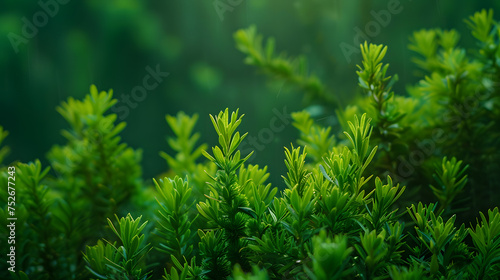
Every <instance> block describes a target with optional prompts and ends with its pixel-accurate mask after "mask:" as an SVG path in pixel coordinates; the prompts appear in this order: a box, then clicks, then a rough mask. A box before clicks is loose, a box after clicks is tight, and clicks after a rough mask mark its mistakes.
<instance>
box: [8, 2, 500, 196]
mask: <svg viewBox="0 0 500 280" xmlns="http://www.w3.org/2000/svg"><path fill="white" fill-rule="evenodd" d="M398 3H399V4H398ZM388 5H397V7H398V9H400V10H401V11H400V12H399V13H398V14H392V15H391V19H390V20H389V21H388V23H387V24H384V25H386V26H381V28H380V29H379V30H378V31H377V30H372V33H376V35H375V36H371V37H370V38H369V39H370V42H372V43H379V44H380V43H383V44H386V45H387V46H388V55H387V62H389V63H390V64H391V67H390V68H389V72H390V73H391V74H393V73H398V75H399V78H400V79H399V82H398V83H397V85H396V87H395V91H396V94H405V85H406V84H409V83H415V82H416V81H417V80H418V77H417V76H415V71H416V67H415V65H413V64H412V63H411V56H412V55H413V54H412V53H411V52H410V51H409V50H408V49H407V45H408V37H409V35H410V34H411V33H412V32H413V31H416V30H419V29H422V28H434V27H440V28H443V29H450V28H455V29H457V30H458V31H459V33H461V34H462V39H461V42H460V44H461V45H462V46H465V47H472V46H473V44H474V40H473V39H472V36H471V35H470V33H469V31H468V30H467V28H466V26H465V24H464V22H463V19H465V18H466V17H468V16H469V15H472V14H473V13H474V12H475V11H478V10H480V9H482V8H494V9H496V8H498V7H499V6H500V3H499V2H498V1H493V0H490V1H451V0H448V1H411V0H400V1H396V0H384V1H361V0H355V1H354V0H329V1H327V0H274V1H264V0H253V1H244V0H241V1H239V0H220V1H212V0H208V1H178V0H169V1H157V0H154V1H153V0H146V1H132V0H110V1H96V0H89V1H76V0H74V1H68V0H59V2H58V1H57V0H52V1H48V0H42V1H40V2H37V1H28V0H2V1H1V2H0V36H1V38H2V39H1V40H0V65H1V66H2V67H1V69H0V71H1V78H0V90H1V91H0V125H2V126H4V128H5V129H6V130H8V131H9V132H10V135H9V137H8V138H7V139H6V141H5V145H8V146H10V147H11V149H12V153H11V154H10V156H9V157H8V158H7V162H10V161H14V160H20V161H23V162H27V161H30V160H34V159H35V158H40V159H41V160H42V163H44V164H48V162H47V161H46V159H45V154H46V153H47V151H48V150H49V149H50V147H51V146H52V145H53V144H63V143H65V139H64V138H63V137H62V136H61V135H60V131H61V130H62V129H64V128H68V125H67V124H66V123H65V121H64V120H63V118H62V117H61V116H60V115H59V114H58V113H57V112H56V110H55V108H56V107H57V106H58V105H59V104H60V103H61V102H62V101H66V100H67V98H68V97H70V96H71V97H74V98H83V97H84V96H85V94H87V93H88V92H89V86H90V85H91V84H95V85H96V86H97V88H98V89H99V90H109V89H113V91H114V96H115V98H118V99H119V100H121V99H122V98H121V96H122V95H130V94H131V90H132V89H133V88H134V87H135V86H137V85H142V83H143V78H144V77H145V76H146V75H147V74H148V71H147V70H146V67H148V66H149V67H151V68H153V69H154V68H156V67H159V68H160V70H161V71H162V72H168V73H169V76H168V77H166V78H165V79H164V80H163V82H161V83H160V84H159V86H158V87H156V88H155V89H153V90H151V91H148V92H147V95H146V97H145V98H144V100H143V101H141V102H138V103H137V107H136V108H129V109H130V111H129V113H128V114H127V115H126V117H125V118H124V119H123V120H124V121H126V122H127V124H128V125H127V128H126V129H125V130H124V132H123V133H122V138H123V141H125V142H127V143H128V144H129V145H130V146H132V147H133V148H141V149H143V162H142V163H143V174H144V178H145V179H146V180H148V182H151V181H149V179H150V178H151V177H153V176H156V175H158V174H160V173H162V172H164V171H166V170H167V169H168V166H167V164H166V163H165V161H164V160H163V159H162V158H161V157H160V156H159V155H158V153H159V151H162V150H163V151H167V152H169V150H168V149H167V144H166V142H165V137H166V136H169V135H171V134H172V132H171V131H170V130H169V129H168V127H167V124H166V122H165V115H166V114H171V115H175V114H176V113H177V112H178V111H184V112H186V113H188V114H193V113H198V114H199V115H200V119H199V121H198V126H197V130H198V131H200V132H201V133H202V139H201V140H202V141H203V142H207V143H208V144H209V145H210V146H213V145H214V144H215V143H216V140H217V139H216V137H215V132H214V131H213V128H212V125H211V123H210V120H209V118H208V114H217V113H218V112H219V111H220V110H223V109H225V108H226V107H229V108H230V109H236V108H240V112H242V113H244V114H246V116H245V118H244V121H243V124H242V126H241V128H240V131H242V132H249V134H250V135H253V136H257V135H258V133H259V131H260V130H261V129H263V128H267V127H269V126H270V120H271V119H272V117H273V116H274V113H273V109H277V110H279V111H282V110H283V108H284V107H285V106H286V110H287V112H288V113H290V112H292V111H296V110H300V109H302V108H304V107H305V106H306V105H307V104H304V103H303V102H302V95H301V93H300V92H297V91H295V90H294V89H293V88H290V87H287V86H286V85H284V84H282V83H273V82H269V80H268V79H267V77H265V76H263V75H259V74H258V73H257V71H256V69H255V68H253V67H250V66H247V65H245V64H244V63H243V58H244V55H243V54H241V53H240V52H239V51H238V50H236V48H235V43H234V40H233V33H234V32H235V31H237V30H238V29H241V28H247V27H248V26H250V25H252V24H255V25H256V26H257V30H258V32H259V33H262V34H263V35H264V36H265V37H270V36H272V37H275V38H276V45H277V50H280V51H286V52H287V54H288V55H291V56H296V55H300V54H304V55H305V56H306V57H307V58H308V59H309V61H310V70H311V71H312V72H314V73H316V74H317V75H318V76H319V77H320V78H321V79H322V80H323V81H324V83H326V84H327V85H328V86H329V87H330V88H331V89H333V91H334V93H335V94H337V95H338V96H339V98H340V99H341V100H342V102H343V105H346V104H347V103H348V102H349V100H351V99H352V98H353V97H354V96H355V95H356V94H360V91H359V90H358V87H357V76H356V73H355V71H356V70H357V69H356V64H358V63H360V60H361V58H360V55H359V54H353V55H351V56H350V59H351V61H350V62H348V60H347V59H346V57H345V56H344V54H343V52H342V50H341V48H340V44H341V43H343V42H345V43H347V44H350V45H354V44H353V40H354V37H355V35H356V31H355V28H360V29H361V30H365V27H366V26H367V24H369V23H370V22H371V21H374V20H376V19H375V18H374V15H373V12H375V13H378V12H380V11H381V10H386V9H387V7H388ZM45 9H47V11H45ZM496 10H497V12H499V11H500V9H496ZM372 11H373V12H372ZM49 12H50V13H51V14H49ZM43 14H45V17H44V16H43ZM26 21H28V22H30V24H34V23H38V25H39V26H38V27H37V26H35V28H36V29H37V30H36V32H33V30H30V31H32V33H33V34H31V35H34V36H32V38H26V37H24V39H22V38H21V36H23V28H24V29H26V27H25V25H27V23H26ZM20 38H21V39H20ZM356 47H358V46H356ZM16 49H17V52H16ZM121 105H124V103H123V102H122V103H121ZM333 114H334V112H328V111H327V112H323V115H324V116H320V118H322V117H326V116H329V115H330V116H331V115H333ZM124 115H125V114H124ZM296 136H297V132H296V131H295V129H294V128H293V126H292V125H290V124H289V125H287V126H286V127H285V129H284V130H283V131H282V132H279V133H276V134H275V135H274V138H273V141H272V142H271V143H269V144H266V145H265V146H264V149H263V150H262V151H257V152H256V155H255V156H254V157H253V158H252V163H254V164H255V163H258V164H268V165H270V169H269V171H270V172H271V173H272V174H273V177H274V179H273V180H272V182H273V183H274V184H275V185H276V183H278V182H280V183H278V186H279V185H282V183H281V180H280V178H279V176H278V175H281V174H285V168H284V164H283V158H284V156H283V146H285V145H287V146H288V145H289V144H290V142H295V139H296Z"/></svg>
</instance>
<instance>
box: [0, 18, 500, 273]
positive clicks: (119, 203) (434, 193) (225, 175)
mask: <svg viewBox="0 0 500 280" xmlns="http://www.w3.org/2000/svg"><path fill="white" fill-rule="evenodd" d="M467 24H468V25H469V27H470V28H471V29H472V34H473V35H474V37H476V38H477V39H478V40H479V48H478V49H477V50H474V51H473V52H472V55H469V56H468V55H467V53H466V52H465V50H464V49H461V48H459V47H458V46H457V43H458V34H457V33H456V32H455V31H453V30H450V31H444V30H440V29H433V30H423V31H418V32H415V33H414V34H413V36H412V38H411V44H410V49H412V50H414V51H415V52H417V53H418V54H419V57H418V58H415V59H414V61H415V63H416V64H417V65H418V66H419V67H421V68H422V70H423V71H424V73H425V77H424V78H423V79H422V81H421V82H420V83H418V84H417V85H414V86H408V96H403V95H396V94H395V93H394V92H393V91H392V85H393V83H394V82H396V80H397V78H395V77H396V76H394V77H393V78H391V77H390V76H388V69H389V68H388V65H387V64H384V63H383V59H384V56H385V55H386V53H387V48H386V47H384V46H382V45H373V44H367V43H365V44H363V45H361V52H362V57H363V61H362V64H361V65H360V66H359V71H358V72H357V74H358V76H359V85H360V88H361V89H362V90H363V92H364V95H363V96H361V97H359V98H358V99H357V100H356V102H355V104H354V105H352V106H348V107H347V108H339V104H338V102H336V101H335V99H334V98H333V97H332V95H331V92H332V91H331V90H328V89H327V88H326V86H324V85H323V84H321V82H320V81H319V78H317V77H315V76H314V75H309V74H308V73H307V72H306V71H305V70H304V69H305V58H300V59H297V60H293V59H290V58H287V57H286V56H277V57H276V56H275V55H274V41H273V40H268V41H267V44H266V46H265V47H262V36H261V35H258V34H257V33H256V29H255V28H254V27H251V28H250V29H248V30H240V31H238V32H237V33H236V34H235V38H236V41H237V46H238V49H240V50H241V51H243V52H244V53H246V54H247V55H248V57H247V59H246V62H247V63H249V64H252V65H255V66H257V67H260V68H261V69H262V70H264V72H265V73H268V74H271V75H272V76H273V77H275V78H278V79H284V80H285V81H288V82H289V83H290V84H291V85H294V86H298V87H299V88H300V89H302V90H303V91H304V92H305V93H306V96H307V98H306V100H307V101H308V102H319V103H321V104H323V106H324V108H325V110H333V109H335V110H336V113H337V116H338V120H339V125H340V127H342V128H343V129H341V128H340V127H339V126H335V125H333V126H328V127H326V126H322V125H320V124H318V123H317V122H315V120H314V117H313V116H312V115H311V113H309V112H308V111H306V110H304V111H302V112H296V113H294V114H293V115H292V117H293V119H294V126H295V127H296V128H297V129H298V131H299V133H300V136H299V139H298V140H297V144H298V146H294V145H291V147H289V148H288V147H286V148H284V154H285V155H284V158H285V160H284V163H285V166H286V168H287V173H286V174H285V175H283V176H282V177H283V184H282V185H281V186H280V188H279V189H278V188H277V187H272V186H271V184H269V183H266V180H267V179H268V178H269V176H270V174H269V173H267V167H259V166H258V165H251V164H248V163H247V161H248V159H249V158H250V156H251V155H252V153H249V154H241V152H240V150H239V145H240V144H241V143H242V141H243V140H244V139H245V137H246V135H247V134H246V133H240V132H239V130H238V127H239V125H240V124H241V122H242V121H243V115H240V114H239V111H238V110H236V111H234V112H230V111H229V110H228V109H226V110H224V111H221V112H220V113H219V114H217V115H215V116H210V118H211V120H212V124H213V127H214V129H215V132H216V136H217V139H218V144H217V145H216V146H214V147H212V148H211V149H206V147H207V145H206V144H204V143H202V144H201V145H197V141H198V139H199V137H200V136H199V134H197V133H193V131H194V127H195V124H196V121H197V119H198V116H197V115H195V116H192V117H190V116H187V115H186V114H184V113H182V112H181V113H178V114H177V116H167V118H166V120H167V123H168V125H169V126H170V127H171V129H172V131H173V133H174V135H175V137H170V138H168V140H167V142H168V144H169V145H170V146H171V148H172V150H173V151H174V152H175V153H176V154H175V155H169V154H167V153H161V156H162V157H163V158H165V160H166V161H167V163H168V165H169V166H170V168H171V170H170V171H168V172H167V173H165V174H164V176H162V178H159V179H158V180H156V179H154V180H153V182H154V185H155V187H156V189H155V188H154V187H153V186H150V185H148V184H147V183H145V182H143V181H142V179H141V168H140V160H141V152H140V151H136V150H133V149H132V148H129V147H127V145H126V144H125V143H121V142H120V141H121V139H120V137H119V136H118V134H119V133H120V132H121V131H122V130H123V129H124V127H125V124H124V123H123V122H122V123H119V124H116V125H115V121H116V118H117V116H116V115H115V114H106V112H107V110H108V109H109V108H110V107H111V106H112V105H113V104H114V103H115V102H116V100H114V99H113V98H112V92H111V91H110V92H100V93H99V92H98V91H97V89H96V87H95V86H92V87H91V88H90V94H89V95H87V96H86V98H85V99H84V100H83V101H79V100H74V99H71V98H70V99H69V100H68V102H66V103H63V104H62V106H61V107H59V108H58V111H59V112H60V113H61V115H62V116H63V117H64V118H65V119H66V120H67V121H68V123H69V125H70V129H68V130H64V131H63V135H64V136H65V138H66V139H67V144H66V145H64V146H54V147H53V148H52V149H51V151H50V152H49V154H48V159H49V161H50V164H51V168H49V167H45V168H44V167H42V164H41V163H40V161H38V160H35V161H33V162H30V163H28V164H24V163H12V164H10V165H8V166H5V165H3V164H4V163H2V160H3V158H4V156H5V155H6V153H7V152H8V148H6V147H1V149H0V164H2V165H1V166H0V168H1V173H0V180H1V182H2V184H3V185H5V186H6V185H8V183H7V182H8V180H9V179H8V177H9V176H10V175H11V174H9V173H8V170H9V171H10V170H11V169H12V168H8V167H15V168H16V176H17V178H18V180H17V181H16V182H17V183H16V205H15V206H16V217H17V222H16V233H17V236H16V246H17V251H16V254H17V266H16V272H15V273H11V276H13V277H14V278H15V279H88V278H89V277H90V278H92V279H159V278H161V277H163V279H169V280H170V279H172V280H173V279H318V280H319V279H324V280H327V279H498V277H499V276H500V212H499V210H498V208H496V207H494V206H496V205H495V203H494V202H497V201H498V197H499V193H498V192H495V187H496V184H497V182H496V180H495V179H494V178H495V170H496V171H498V163H497V162H498V159H499V149H498V148H499V147H498V146H499V142H498V140H496V139H497V138H496V136H497V134H498V132H497V131H498V128H499V127H498V122H497V120H498V118H499V116H500V113H499V112H500V111H499V108H500V107H499V100H498V93H499V91H498V87H497V86H496V85H497V82H498V81H497V80H498V79H499V77H500V75H499V74H500V73H499V71H500V70H499V69H500V68H499V67H498V61H500V59H499V57H500V48H499V41H500V38H499V36H500V35H499V33H498V30H499V27H500V26H499V24H498V23H497V22H496V21H494V20H493V13H492V12H491V11H490V12H487V11H481V12H478V13H476V14H475V15H474V16H472V17H471V18H470V19H469V20H468V21H467ZM337 130H338V131H337ZM337 132H343V133H337ZM6 136H7V133H6V132H5V131H4V130H3V129H2V128H1V127H0V144H1V142H2V140H3V139H4V138H5V137H6ZM431 144H432V145H431ZM424 146H425V148H426V151H427V153H426V154H425V155H424V156H423V157H422V158H421V159H420V160H418V161H415V162H413V163H411V162H410V163H411V164H410V165H406V166H405V165H402V164H404V161H406V163H408V161H411V159H412V158H413V160H415V155H416V151H420V152H421V153H423V152H424V151H423V148H422V147H424ZM431 147H432V149H431ZM202 155H203V156H204V157H205V158H206V160H203V158H202ZM408 159H409V160H408ZM402 166H403V168H402ZM405 168H406V169H405ZM410 168H411V169H410ZM50 169H52V170H53V172H52V173H50ZM410 171H411V172H410ZM433 178H434V179H433ZM205 182H207V183H205ZM278 193H279V195H277V194H278ZM486 197H487V198H488V199H485V198H486ZM155 198H156V199H155ZM1 199H2V203H3V204H2V205H3V207H2V208H1V210H0V217H1V218H2V219H4V220H6V219H7V217H8V215H10V214H9V208H8V206H7V205H8V198H7V194H2V196H1ZM419 200H424V202H422V201H419ZM155 201H156V203H154V202H155ZM485 207H486V208H485ZM487 208H491V209H487ZM478 210H481V212H478ZM466 211H467V212H466ZM115 213H116V214H115ZM477 214H479V217H480V220H479V219H478V220H476V222H475V223H474V221H473V219H472V218H471V216H477ZM113 216H115V218H113ZM134 217H137V218H134ZM142 217H145V218H146V219H147V220H148V221H144V222H142V223H141V220H142ZM106 221H107V222H106ZM464 221H467V222H470V223H471V224H470V226H468V225H466V224H464ZM472 223H474V224H475V225H474V224H472ZM8 235H9V232H8V231H7V229H6V228H5V227H4V228H3V229H2V230H1V236H0V238H1V239H2V242H5V243H6V241H7V238H8ZM101 238H102V239H101ZM4 265H5V264H4ZM1 273H7V269H3V270H2V272H1ZM5 277H7V275H5ZM5 277H2V279H4V278H5Z"/></svg>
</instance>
